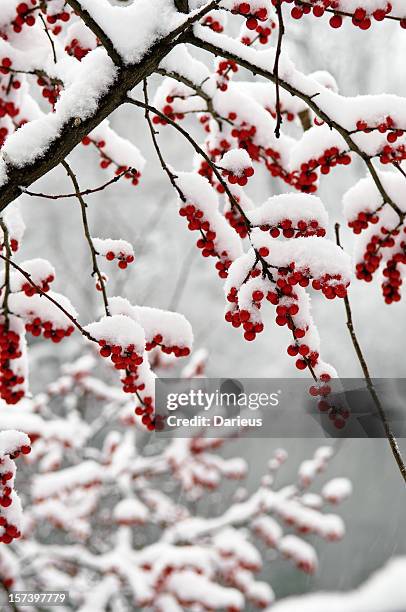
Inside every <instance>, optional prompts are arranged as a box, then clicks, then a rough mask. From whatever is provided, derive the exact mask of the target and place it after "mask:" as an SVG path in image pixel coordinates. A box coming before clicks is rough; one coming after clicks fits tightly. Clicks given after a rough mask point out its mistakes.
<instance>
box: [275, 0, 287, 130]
mask: <svg viewBox="0 0 406 612" xmlns="http://www.w3.org/2000/svg"><path fill="white" fill-rule="evenodd" d="M276 13H277V15H278V25H279V30H278V44H277V46H276V51H275V63H274V66H273V72H274V75H275V87H276V108H275V112H276V126H275V136H276V138H279V137H280V135H281V131H280V128H281V124H282V112H281V98H280V88H279V60H280V57H281V52H282V40H283V35H284V34H285V26H284V23H283V14H282V4H281V0H276Z"/></svg>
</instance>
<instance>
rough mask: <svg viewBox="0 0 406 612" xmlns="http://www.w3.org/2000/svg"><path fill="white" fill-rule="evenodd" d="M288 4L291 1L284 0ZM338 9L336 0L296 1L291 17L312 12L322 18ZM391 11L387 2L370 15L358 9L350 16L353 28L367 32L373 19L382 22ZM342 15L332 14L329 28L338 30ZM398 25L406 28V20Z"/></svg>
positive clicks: (295, 17) (300, 16)
mask: <svg viewBox="0 0 406 612" xmlns="http://www.w3.org/2000/svg"><path fill="white" fill-rule="evenodd" d="M286 1H287V2H290V1H291V0H286ZM339 8H340V4H339V2H337V0H321V2H320V0H307V1H306V2H304V1H302V0H296V1H295V6H294V7H293V8H292V11H291V15H292V17H293V18H294V19H301V18H302V17H303V15H308V14H309V13H310V12H313V15H314V16H315V17H322V16H323V15H324V13H325V11H326V10H327V11H329V12H334V10H338V9H339ZM391 11H392V5H391V4H390V3H389V2H388V3H387V5H386V7H385V8H378V9H376V10H374V11H373V12H372V13H367V11H366V10H365V8H363V7H358V8H356V9H355V11H354V12H353V13H352V15H351V21H352V23H353V25H354V26H356V27H358V28H360V29H361V30H368V29H369V28H370V27H371V25H372V19H371V17H373V18H374V19H375V21H383V20H384V19H385V17H386V16H387V15H388V14H389V13H390V12H391ZM344 16H345V15H344V14H340V13H338V12H337V13H334V15H333V16H332V17H331V18H330V26H331V27H332V28H335V29H337V28H340V27H341V26H342V24H343V21H344V19H343V18H344ZM400 25H401V26H402V27H405V26H406V20H403V19H402V20H400Z"/></svg>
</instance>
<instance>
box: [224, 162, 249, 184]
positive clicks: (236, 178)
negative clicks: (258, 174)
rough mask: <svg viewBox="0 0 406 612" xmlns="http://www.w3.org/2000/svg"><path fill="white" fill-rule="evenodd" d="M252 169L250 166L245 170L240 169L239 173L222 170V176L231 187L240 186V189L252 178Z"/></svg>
mask: <svg viewBox="0 0 406 612" xmlns="http://www.w3.org/2000/svg"><path fill="white" fill-rule="evenodd" d="M254 172H255V170H254V168H253V167H252V166H248V167H247V168H242V169H241V171H239V172H235V171H233V170H226V169H225V170H223V172H222V174H223V176H225V177H227V180H228V182H229V183H230V184H231V185H240V187H244V186H245V185H246V184H247V183H248V179H249V178H251V177H252V176H254Z"/></svg>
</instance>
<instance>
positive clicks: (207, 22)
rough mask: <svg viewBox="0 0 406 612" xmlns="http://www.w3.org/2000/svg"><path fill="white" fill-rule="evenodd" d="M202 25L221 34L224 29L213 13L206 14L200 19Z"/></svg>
mask: <svg viewBox="0 0 406 612" xmlns="http://www.w3.org/2000/svg"><path fill="white" fill-rule="evenodd" d="M202 25H204V26H208V27H209V28H210V29H211V30H213V32H217V34H221V32H223V30H224V28H223V25H222V24H221V23H220V21H218V19H216V17H215V16H214V15H206V17H205V18H204V20H203V21H202Z"/></svg>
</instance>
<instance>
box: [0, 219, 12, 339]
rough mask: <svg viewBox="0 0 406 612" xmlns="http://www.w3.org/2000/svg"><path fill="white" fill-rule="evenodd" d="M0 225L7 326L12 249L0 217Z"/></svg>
mask: <svg viewBox="0 0 406 612" xmlns="http://www.w3.org/2000/svg"><path fill="white" fill-rule="evenodd" d="M0 227H1V229H2V231H3V241H4V248H5V250H6V254H7V261H6V262H5V264H4V297H3V315H4V318H5V323H6V328H8V324H9V319H8V316H9V308H8V298H9V295H10V260H11V257H12V254H13V253H12V250H11V247H10V240H9V238H10V236H9V232H8V228H7V225H6V224H5V223H4V221H3V219H0Z"/></svg>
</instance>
